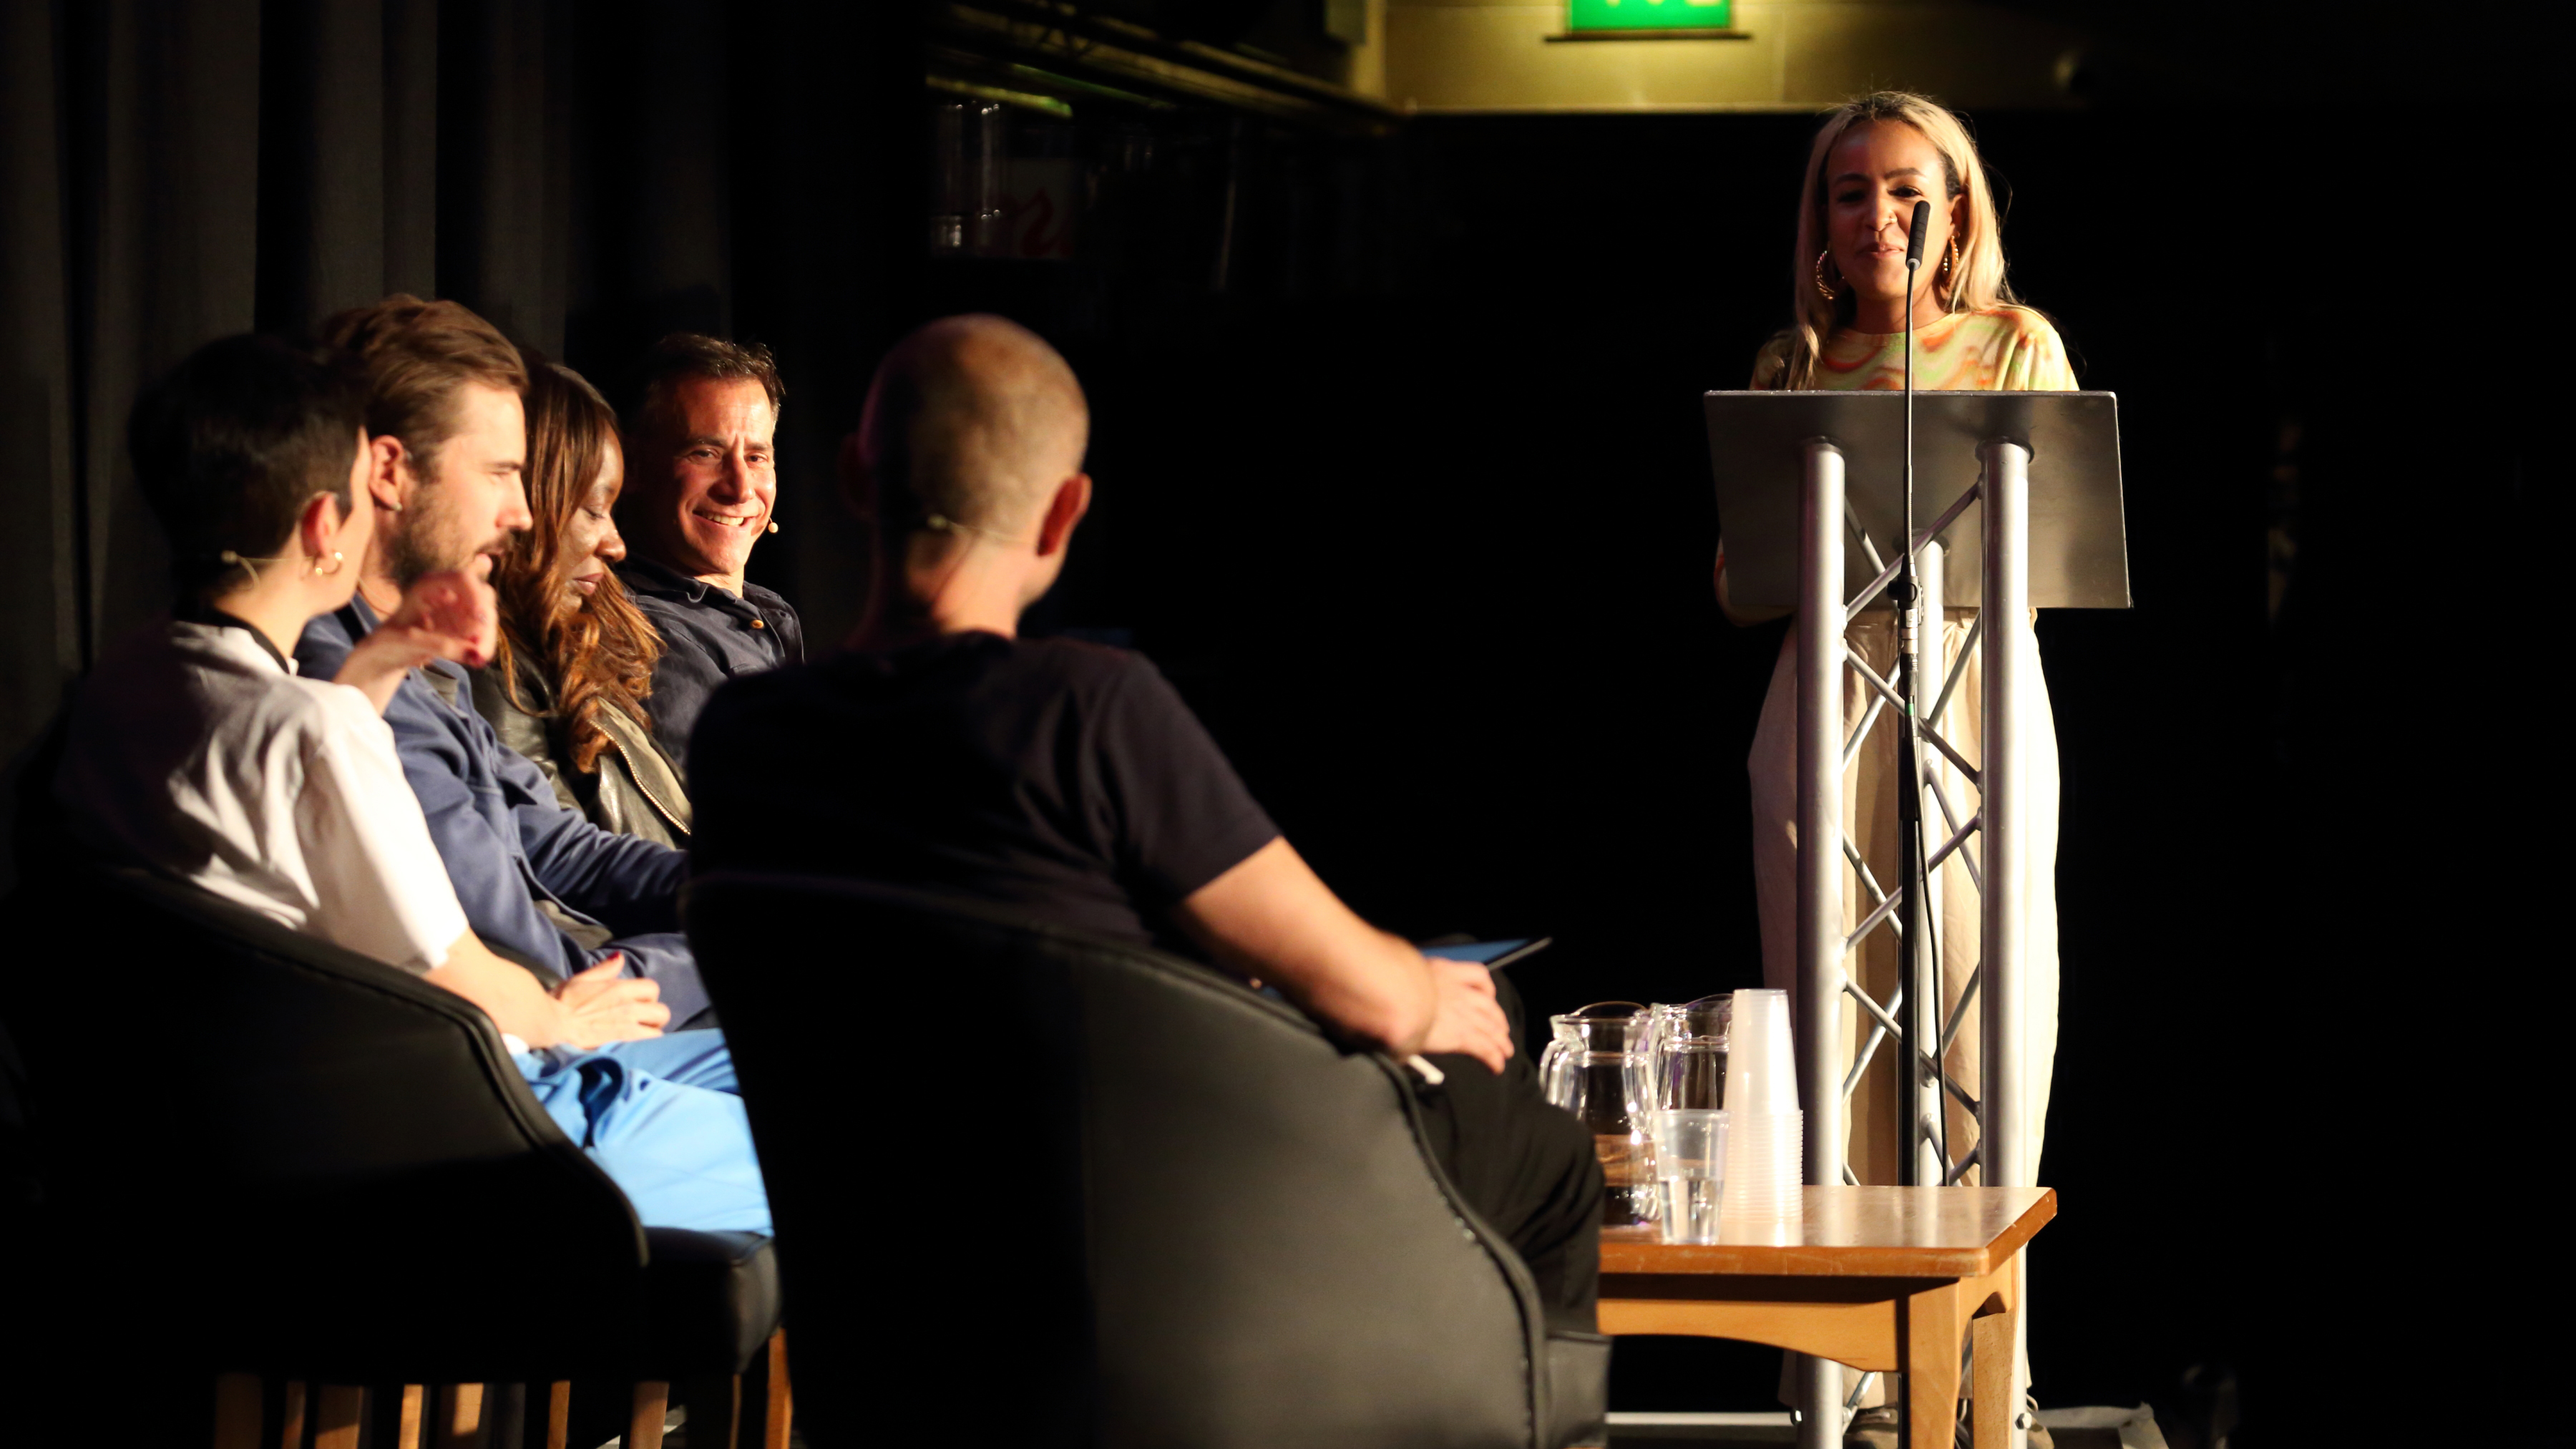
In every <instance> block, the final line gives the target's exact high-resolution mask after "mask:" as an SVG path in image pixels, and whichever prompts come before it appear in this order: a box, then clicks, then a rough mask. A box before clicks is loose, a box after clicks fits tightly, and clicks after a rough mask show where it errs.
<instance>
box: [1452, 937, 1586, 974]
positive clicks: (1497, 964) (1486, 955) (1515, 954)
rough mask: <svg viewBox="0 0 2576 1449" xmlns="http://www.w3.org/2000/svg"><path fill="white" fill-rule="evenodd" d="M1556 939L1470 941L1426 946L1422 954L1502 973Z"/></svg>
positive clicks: (1526, 938)
mask: <svg viewBox="0 0 2576 1449" xmlns="http://www.w3.org/2000/svg"><path fill="white" fill-rule="evenodd" d="M1555 939H1556V938H1555V937H1553V936H1523V937H1520V938H1519V939H1517V940H1511V941H1469V942H1467V943H1466V944H1465V945H1462V946H1425V947H1423V948H1422V954H1423V955H1425V956H1440V957H1445V958H1446V959H1448V960H1451V961H1479V962H1482V963H1484V964H1485V965H1487V966H1490V967H1492V968H1493V969H1495V970H1497V971H1500V970H1501V969H1503V968H1504V967H1506V966H1509V965H1511V964H1512V963H1513V962H1515V961H1519V960H1522V959H1523V958H1525V957H1530V956H1535V955H1537V954H1538V953H1539V952H1541V951H1544V950H1546V949H1547V948H1548V947H1549V945H1551V944H1553V942H1554V941H1555Z"/></svg>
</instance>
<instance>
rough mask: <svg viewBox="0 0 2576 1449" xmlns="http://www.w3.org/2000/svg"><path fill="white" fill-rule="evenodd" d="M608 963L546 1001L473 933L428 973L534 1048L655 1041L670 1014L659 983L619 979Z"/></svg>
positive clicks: (533, 983)
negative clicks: (661, 999) (662, 998)
mask: <svg viewBox="0 0 2576 1449" xmlns="http://www.w3.org/2000/svg"><path fill="white" fill-rule="evenodd" d="M624 970H625V964H624V963H623V962H622V961H620V960H619V959H618V958H616V957H613V956H612V957H610V958H609V959H608V960H606V961H602V962H601V963H599V964H598V965H596V966H593V967H591V968H590V969H589V970H587V971H584V972H582V973H581V974H580V975H578V976H575V977H574V978H572V979H571V980H570V981H567V982H565V983H564V984H563V985H562V986H560V987H557V988H556V989H555V991H554V993H553V994H551V995H549V994H548V993H547V991H546V989H545V988H544V987H542V986H539V985H538V984H537V979H536V978H535V977H533V976H531V975H529V974H528V973H527V972H525V971H523V970H521V969H520V968H519V967H517V966H516V965H513V964H512V963H510V962H508V961H505V960H502V959H501V958H500V957H498V956H495V955H493V954H492V951H491V948H490V947H487V946H485V945H484V944H483V942H482V940H481V938H479V937H477V936H476V935H475V934H474V933H473V932H472V931H468V932H466V933H465V934H464V935H462V936H459V937H457V938H456V944H455V945H453V946H450V947H448V948H447V960H446V961H445V962H444V963H443V964H441V965H439V966H436V967H434V968H432V969H431V970H430V972H429V977H428V980H429V983H430V984H431V985H433V986H440V987H444V988H446V989H447V990H449V991H453V992H455V993H456V994H457V995H459V996H462V997H464V998H465V999H466V1000H468V1001H470V1002H473V1003H474V1004H475V1005H476V1006H479V1007H481V1008H483V1014H484V1015H486V1016H489V1017H490V1018H492V1024H493V1025H494V1026H497V1027H499V1028H500V1029H501V1030H502V1031H503V1032H505V1033H507V1034H508V1035H511V1036H515V1037H517V1038H519V1039H520V1040H521V1041H524V1042H526V1043H527V1044H528V1045H530V1046H532V1047H549V1046H570V1047H581V1048H589V1047H595V1046H598V1045H599V1044H600V1043H602V1042H610V1041H634V1040H638V1039H641V1038H644V1037H653V1036H660V1035H661V1034H662V1025H663V1023H665V1022H667V1021H669V1020H670V1019H671V1009H670V1008H669V1007H667V1006H664V1005H663V1004H662V1003H661V1002H660V1001H659V1000H658V999H656V998H658V997H659V996H660V995H661V994H662V988H661V986H660V985H659V984H657V983H655V982H652V981H648V980H645V979H642V978H628V977H626V976H624V975H622V974H621V973H622V972H623V971H624Z"/></svg>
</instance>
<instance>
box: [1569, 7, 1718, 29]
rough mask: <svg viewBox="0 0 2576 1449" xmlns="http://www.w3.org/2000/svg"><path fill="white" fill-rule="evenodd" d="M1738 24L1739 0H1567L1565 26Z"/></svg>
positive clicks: (1701, 26) (1703, 26)
mask: <svg viewBox="0 0 2576 1449" xmlns="http://www.w3.org/2000/svg"><path fill="white" fill-rule="evenodd" d="M1734 23H1735V0H1567V3H1566V17H1565V28H1566V29H1567V30H1568V31H1572V32H1582V31H1593V32H1599V31H1604V30H1725V29H1728V28H1729V27H1731V26H1732V25H1733V24H1734Z"/></svg>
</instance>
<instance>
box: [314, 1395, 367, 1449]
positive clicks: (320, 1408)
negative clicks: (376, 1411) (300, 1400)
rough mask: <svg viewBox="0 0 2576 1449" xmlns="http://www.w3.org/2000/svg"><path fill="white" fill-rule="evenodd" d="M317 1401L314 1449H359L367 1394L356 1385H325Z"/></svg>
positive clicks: (365, 1415)
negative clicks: (359, 1433) (359, 1436)
mask: <svg viewBox="0 0 2576 1449" xmlns="http://www.w3.org/2000/svg"><path fill="white" fill-rule="evenodd" d="M314 1398H315V1403H314V1406H313V1449H358V1430H359V1428H360V1427H361V1426H362V1425H363V1424H365V1422H366V1417H367V1391H366V1390H365V1389H362V1388H359V1387H357V1386H356V1385H354V1384H324V1385H322V1390H321V1392H320V1393H318V1394H316V1395H315V1396H314Z"/></svg>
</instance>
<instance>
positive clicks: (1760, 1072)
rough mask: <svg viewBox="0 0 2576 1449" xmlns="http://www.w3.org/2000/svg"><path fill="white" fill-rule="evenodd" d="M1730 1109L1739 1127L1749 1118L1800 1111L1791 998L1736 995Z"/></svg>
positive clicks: (1728, 1090) (1728, 1061)
mask: <svg viewBox="0 0 2576 1449" xmlns="http://www.w3.org/2000/svg"><path fill="white" fill-rule="evenodd" d="M1729 1035H1730V1037H1731V1038H1732V1042H1731V1050H1730V1051H1729V1053H1728V1055H1727V1059H1726V1106H1727V1110H1729V1111H1731V1112H1734V1113H1735V1114H1736V1116H1737V1119H1738V1122H1739V1124H1740V1123H1741V1121H1742V1119H1743V1118H1745V1117H1748V1116H1755V1115H1760V1114H1764V1113H1772V1112H1795V1111H1797V1110H1798V1107H1799V1102H1798V1058H1797V1054H1796V1052H1795V1050H1794V1049H1792V1048H1791V1046H1790V1045H1789V993H1788V992H1786V991H1762V990H1745V991H1739V992H1737V993H1735V1019H1734V1022H1733V1026H1732V1029H1731V1031H1730V1032H1729Z"/></svg>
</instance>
